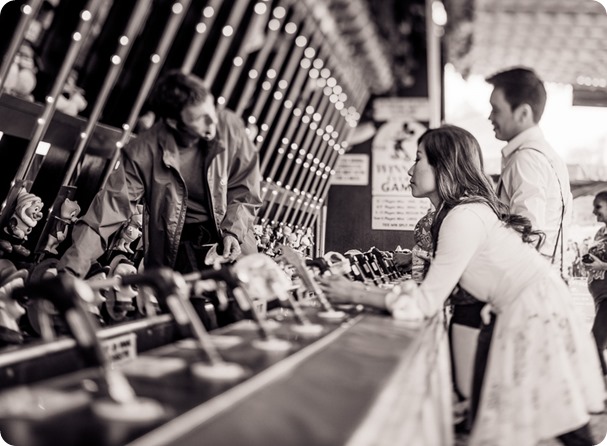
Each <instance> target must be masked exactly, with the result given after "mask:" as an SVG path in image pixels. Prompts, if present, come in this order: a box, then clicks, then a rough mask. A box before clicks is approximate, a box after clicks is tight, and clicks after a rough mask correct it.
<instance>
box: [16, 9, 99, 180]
mask: <svg viewBox="0 0 607 446" xmlns="http://www.w3.org/2000/svg"><path fill="white" fill-rule="evenodd" d="M102 3H103V2H100V1H95V0H89V1H88V2H87V4H86V6H85V7H84V9H83V10H82V11H80V20H79V22H78V25H77V26H76V30H75V31H74V33H73V34H72V40H71V42H70V45H69V48H68V50H67V54H66V56H65V59H63V62H62V63H61V67H60V68H59V73H58V74H57V77H56V78H55V81H54V82H53V85H52V87H51V91H50V93H49V94H48V96H47V97H46V104H45V106H44V110H43V112H42V115H41V116H40V117H39V118H38V119H37V121H36V126H35V128H34V134H33V135H32V137H31V138H30V142H29V144H28V145H27V148H26V149H25V154H24V156H23V162H22V163H21V165H20V166H19V169H18V170H17V173H16V174H15V181H19V180H33V178H32V177H33V176H35V174H36V173H37V172H30V168H31V166H32V161H33V159H34V155H35V152H36V147H38V143H39V142H40V141H41V140H42V138H43V137H44V134H45V133H46V131H47V129H48V127H49V125H50V123H51V119H52V117H53V114H54V113H55V110H56V108H57V97H58V96H59V95H60V94H61V91H62V90H63V86H64V85H65V81H66V79H67V77H68V75H69V73H70V71H71V69H72V67H73V66H74V63H75V62H76V58H77V57H78V52H79V51H80V48H81V47H82V44H83V43H84V41H85V40H86V38H87V36H88V33H89V31H90V30H91V25H92V21H93V17H94V16H95V14H96V13H97V10H98V9H99V6H101V4H102ZM26 177H27V178H26Z"/></svg>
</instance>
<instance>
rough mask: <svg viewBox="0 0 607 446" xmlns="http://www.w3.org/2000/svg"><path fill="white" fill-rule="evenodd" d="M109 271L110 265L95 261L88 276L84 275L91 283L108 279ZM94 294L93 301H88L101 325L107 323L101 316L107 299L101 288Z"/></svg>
mask: <svg viewBox="0 0 607 446" xmlns="http://www.w3.org/2000/svg"><path fill="white" fill-rule="evenodd" d="M109 272H110V268H109V266H101V264H100V263H98V262H95V263H93V265H92V266H91V269H90V270H89V271H88V273H87V274H86V276H84V280H85V281H87V282H89V283H93V282H96V281H99V280H105V279H107V275H108V273H109ZM93 295H94V299H93V301H92V302H87V308H88V311H89V312H90V313H91V314H92V315H93V317H94V319H95V320H97V322H98V323H99V325H105V321H104V319H103V317H102V316H101V306H102V305H103V303H104V302H105V301H106V298H105V296H104V295H103V294H102V291H101V290H95V291H94V293H93Z"/></svg>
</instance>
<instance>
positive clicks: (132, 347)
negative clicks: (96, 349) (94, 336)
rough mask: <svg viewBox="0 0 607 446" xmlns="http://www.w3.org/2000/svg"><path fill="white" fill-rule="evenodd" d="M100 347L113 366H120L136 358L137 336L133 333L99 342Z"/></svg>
mask: <svg viewBox="0 0 607 446" xmlns="http://www.w3.org/2000/svg"><path fill="white" fill-rule="evenodd" d="M101 345H102V346H103V349H104V350H105V353H106V354H107V356H108V358H109V360H110V361H112V363H114V364H120V363H121V362H125V361H128V360H130V359H135V358H136V357H137V335H136V334H135V333H127V334H124V335H121V336H116V337H115V338H111V339H104V340H102V341H101Z"/></svg>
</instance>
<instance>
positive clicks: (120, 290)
mask: <svg viewBox="0 0 607 446" xmlns="http://www.w3.org/2000/svg"><path fill="white" fill-rule="evenodd" d="M136 273H137V268H135V265H133V263H132V262H131V261H130V260H128V259H127V258H126V257H125V256H123V255H119V256H116V257H114V259H113V260H112V262H111V263H110V271H109V274H108V277H114V276H120V277H124V276H128V275H131V274H136ZM135 296H137V289H136V288H135V287H133V286H132V285H128V286H121V287H116V288H114V289H110V290H108V291H107V294H106V301H105V302H104V303H103V306H102V308H101V314H102V315H103V317H104V319H105V320H106V322H108V323H109V322H120V321H124V320H126V319H127V314H128V313H129V312H132V311H133V310H135V305H134V304H135Z"/></svg>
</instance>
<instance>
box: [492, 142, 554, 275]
mask: <svg viewBox="0 0 607 446" xmlns="http://www.w3.org/2000/svg"><path fill="white" fill-rule="evenodd" d="M519 150H533V151H535V152H537V153H541V154H542V155H543V157H544V158H545V159H546V161H548V164H550V167H551V168H552V171H553V172H554V175H555V176H556V181H558V183H559V192H560V195H561V221H560V223H559V230H558V232H557V234H556V243H555V244H554V251H553V252H552V263H553V264H554V260H555V259H556V250H557V248H558V246H559V244H560V247H561V261H560V271H561V276H562V275H563V255H564V243H563V220H564V219H565V197H564V195H563V184H562V183H561V178H560V177H559V174H558V172H557V170H556V168H555V167H554V164H552V161H551V160H550V158H548V156H547V155H546V154H545V153H544V152H542V151H541V150H538V149H536V148H533V147H521V148H519V149H517V150H516V151H517V152H518V151H519ZM500 183H501V181H500ZM500 186H501V184H500ZM559 242H560V243H559Z"/></svg>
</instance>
